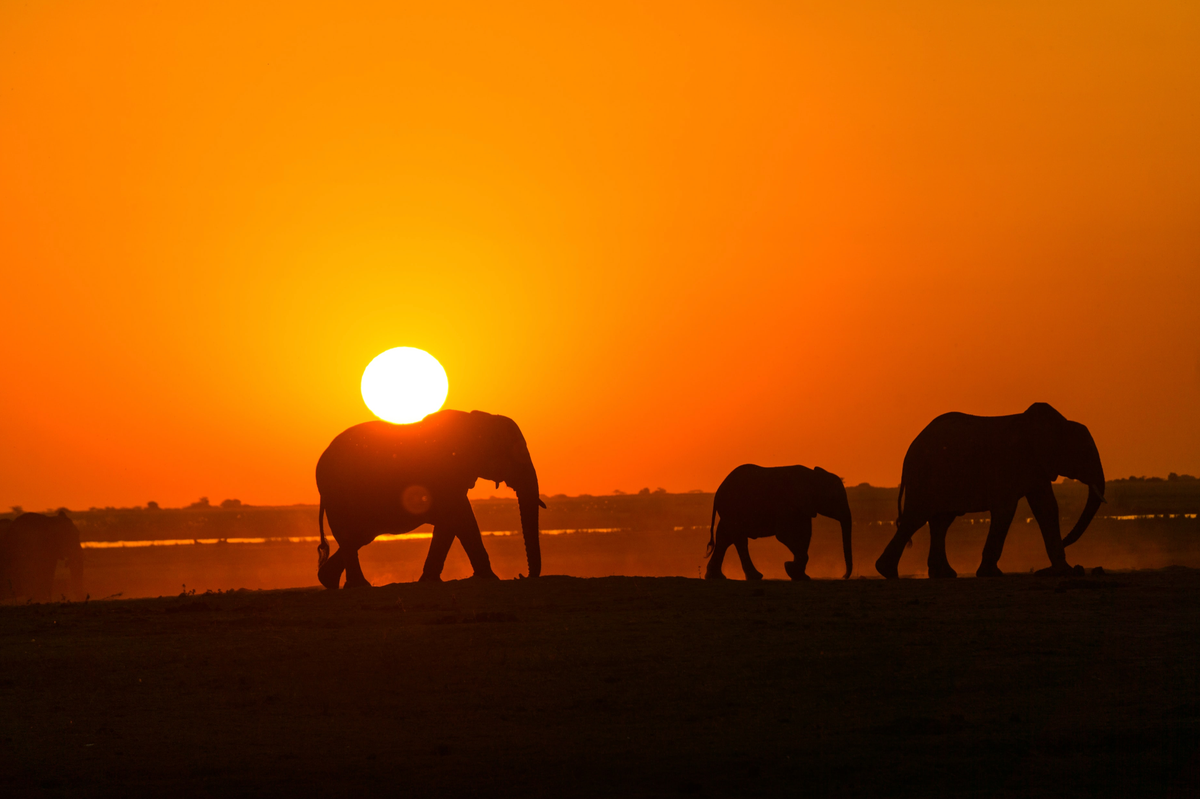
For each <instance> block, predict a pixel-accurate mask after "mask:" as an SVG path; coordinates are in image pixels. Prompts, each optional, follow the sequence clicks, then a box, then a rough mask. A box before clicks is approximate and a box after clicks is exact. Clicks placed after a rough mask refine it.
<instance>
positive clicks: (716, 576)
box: [704, 569, 725, 580]
mask: <svg viewBox="0 0 1200 799" xmlns="http://www.w3.org/2000/svg"><path fill="white" fill-rule="evenodd" d="M704 579H705V580H724V579H725V575H724V574H722V573H721V572H719V571H712V570H711V569H710V570H709V571H707V572H705V573H704Z"/></svg>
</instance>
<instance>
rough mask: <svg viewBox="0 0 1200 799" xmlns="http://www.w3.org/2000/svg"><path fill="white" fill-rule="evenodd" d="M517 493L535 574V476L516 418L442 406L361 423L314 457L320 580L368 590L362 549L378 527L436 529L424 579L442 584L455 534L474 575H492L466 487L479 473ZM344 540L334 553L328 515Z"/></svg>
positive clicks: (333, 585)
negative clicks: (401, 418) (407, 420)
mask: <svg viewBox="0 0 1200 799" xmlns="http://www.w3.org/2000/svg"><path fill="white" fill-rule="evenodd" d="M481 477H482V478H483V479H485V480H492V481H495V482H496V485H497V487H498V486H499V485H500V483H501V482H505V483H507V484H508V485H509V486H510V487H511V488H512V489H513V490H514V491H516V493H517V506H518V508H519V510H520V514H521V532H522V535H523V536H524V539H525V555H526V558H527V561H528V565H529V576H530V577H537V576H538V575H539V574H540V573H541V570H542V555H541V549H540V544H539V541H538V508H539V506H540V507H543V508H544V507H546V506H545V504H544V503H543V502H542V501H541V499H540V498H539V497H538V479H537V472H536V471H535V470H534V468H533V460H532V459H531V458H530V456H529V448H528V447H527V446H526V444H525V438H524V436H522V435H521V430H520V428H519V427H517V423H516V422H514V421H513V420H512V419H509V418H508V417H506V416H496V415H493V414H490V413H484V412H482V411H471V412H470V413H466V412H464V411H454V410H443V411H438V412H437V413H432V414H430V415H429V416H426V417H425V418H424V419H422V420H421V421H419V422H414V423H413V424H390V423H388V422H365V423H363V424H360V425H355V426H354V427H351V428H349V429H348V430H346V431H344V432H343V433H341V434H340V435H338V436H337V437H336V438H335V439H334V440H333V441H332V442H331V443H330V444H329V446H328V447H327V448H326V450H325V452H324V453H323V454H322V455H321V458H320V460H318V461H317V490H318V491H319V492H320V494H321V505H320V508H319V510H318V515H317V524H318V527H319V529H320V531H321V543H320V544H319V545H318V547H317V552H318V569H317V577H318V579H319V580H320V581H321V584H322V585H324V586H325V587H326V588H337V587H338V585H339V583H340V582H341V576H342V572H343V571H345V572H346V587H347V588H351V587H354V586H368V585H370V583H368V582H367V579H366V577H365V576H364V575H363V573H362V567H361V566H360V565H359V562H358V550H359V549H361V548H362V547H364V546H366V545H367V544H369V543H370V542H371V541H373V540H374V539H375V537H376V536H377V535H379V534H380V533H385V532H386V533H405V532H408V531H409V530H413V529H415V528H417V527H419V526H421V525H422V524H426V523H429V524H432V525H433V540H432V541H431V542H430V544H429V554H428V556H427V557H426V559H425V568H424V570H423V571H422V574H421V580H425V581H438V580H440V579H441V573H442V567H443V566H444V565H445V562H446V555H447V554H449V552H450V547H451V546H452V545H453V543H454V539H455V538H458V540H459V541H461V542H462V545H463V549H464V550H466V553H467V557H468V558H469V559H470V561H471V566H472V568H473V569H474V570H475V576H476V577H480V578H493V579H494V578H495V577H496V574H495V573H494V572H493V571H492V566H491V561H490V560H489V558H488V554H487V550H486V549H484V547H483V538H482V537H481V535H480V532H479V524H478V523H477V522H476V521H475V513H474V511H473V510H472V509H471V503H470V501H469V500H468V499H467V490H468V489H470V488H471V487H472V486H474V485H475V481H476V480H477V479H478V478H481ZM326 518H327V519H328V520H329V530H330V533H332V534H333V537H334V539H335V540H336V541H337V543H338V551H337V552H335V553H334V554H333V556H332V557H330V556H329V544H328V542H327V541H326V540H325V526H324V521H323V520H324V519H326Z"/></svg>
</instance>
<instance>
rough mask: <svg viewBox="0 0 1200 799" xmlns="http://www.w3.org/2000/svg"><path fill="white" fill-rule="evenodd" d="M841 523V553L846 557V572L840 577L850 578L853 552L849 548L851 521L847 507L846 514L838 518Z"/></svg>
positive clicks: (852, 567) (852, 568)
mask: <svg viewBox="0 0 1200 799" xmlns="http://www.w3.org/2000/svg"><path fill="white" fill-rule="evenodd" d="M838 521H839V522H841V524H842V555H843V556H844V557H845V558H846V574H845V575H844V576H843V577H842V579H843V580H849V579H850V572H852V571H854V553H853V552H852V551H851V549H850V528H851V526H852V521H851V519H850V510H849V509H848V508H847V510H846V515H845V516H844V517H842V518H840V519H838Z"/></svg>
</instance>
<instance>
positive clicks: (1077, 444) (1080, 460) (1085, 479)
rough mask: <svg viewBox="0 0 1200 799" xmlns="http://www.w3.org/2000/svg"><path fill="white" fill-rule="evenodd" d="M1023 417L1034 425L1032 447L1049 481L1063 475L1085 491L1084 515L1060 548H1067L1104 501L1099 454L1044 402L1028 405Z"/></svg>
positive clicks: (1086, 434)
mask: <svg viewBox="0 0 1200 799" xmlns="http://www.w3.org/2000/svg"><path fill="white" fill-rule="evenodd" d="M1025 414H1026V415H1028V416H1029V417H1030V418H1031V420H1032V421H1033V423H1034V431H1033V432H1034V441H1033V446H1034V448H1035V450H1036V451H1037V457H1038V460H1039V462H1040V465H1041V467H1042V469H1043V470H1044V471H1045V472H1046V473H1047V475H1048V476H1049V477H1050V479H1051V480H1053V479H1055V478H1057V477H1058V476H1059V475H1063V476H1065V477H1069V478H1071V479H1072V480H1078V481H1079V482H1081V483H1083V484H1085V485H1086V486H1087V487H1088V498H1087V503H1086V504H1085V505H1084V506H1083V513H1081V514H1080V516H1079V521H1077V522H1076V523H1075V526H1074V527H1073V528H1071V532H1069V533H1067V536H1066V538H1064V539H1063V546H1070V545H1071V544H1074V543H1075V542H1076V541H1078V540H1079V537H1080V536H1082V535H1083V532H1084V530H1086V529H1087V527H1088V525H1089V524H1090V523H1091V521H1092V519H1093V518H1094V517H1095V515H1096V511H1097V510H1099V509H1100V503H1102V502H1104V501H1105V500H1104V466H1103V465H1101V463H1100V451H1099V450H1098V449H1097V448H1096V442H1095V441H1094V440H1093V439H1092V434H1091V432H1090V431H1089V430H1088V429H1087V427H1086V426H1084V425H1082V424H1080V423H1079V422H1072V421H1071V420H1069V419H1067V418H1066V417H1065V416H1063V415H1062V414H1061V413H1059V412H1058V411H1056V410H1055V409H1054V408H1052V407H1051V406H1050V405H1048V404H1046V403H1044V402H1035V403H1034V404H1033V405H1030V406H1029V409H1028V410H1026V411H1025Z"/></svg>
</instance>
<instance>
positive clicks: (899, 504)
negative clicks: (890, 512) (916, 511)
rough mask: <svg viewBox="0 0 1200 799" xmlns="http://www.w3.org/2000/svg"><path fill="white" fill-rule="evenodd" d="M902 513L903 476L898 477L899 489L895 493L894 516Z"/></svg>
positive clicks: (897, 516)
mask: <svg viewBox="0 0 1200 799" xmlns="http://www.w3.org/2000/svg"><path fill="white" fill-rule="evenodd" d="M903 513H904V478H903V477H901V478H900V490H899V491H898V492H897V493H896V518H899V517H900V516H901V514H903Z"/></svg>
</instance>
